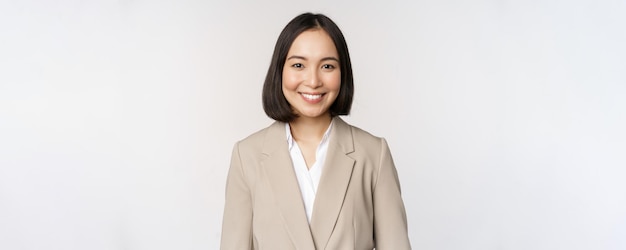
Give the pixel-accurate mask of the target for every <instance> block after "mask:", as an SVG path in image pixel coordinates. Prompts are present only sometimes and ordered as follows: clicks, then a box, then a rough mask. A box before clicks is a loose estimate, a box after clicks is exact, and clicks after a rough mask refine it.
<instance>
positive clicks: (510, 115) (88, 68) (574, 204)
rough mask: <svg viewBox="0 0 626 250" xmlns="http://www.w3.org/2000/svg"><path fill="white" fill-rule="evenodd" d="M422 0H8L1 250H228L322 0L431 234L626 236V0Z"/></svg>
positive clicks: (573, 247) (574, 245)
mask: <svg viewBox="0 0 626 250" xmlns="http://www.w3.org/2000/svg"><path fill="white" fill-rule="evenodd" d="M261 2H263V3H261ZM412 2H413V3H409V1H407V2H406V3H402V2H399V1H395V2H394V1H377V3H365V2H363V1H344V2H341V3H339V2H336V1H309V2H302V3H299V2H295V1H279V0H273V1H258V3H257V2H253V1H249V2H244V1H223V2H212V1H202V0H186V1H174V0H170V1H165V0H159V1H147V0H145V1H131V0H117V1H114V0H106V1H105V0H101V1H95V0H93V1H78V0H76V1H67V0H65V1H8V0H3V1H2V2H1V3H0V249H3V250H12V249H16V250H17V249H20V250H21V249H24V250H31V249H32V250H35V249H37V250H38V249H48V250H54V249H63V250H68V249H76V250H87V249H88V250H99V249H120V250H121V249H131V250H140V249H146V250H160V249H218V247H219V238H220V228H221V216H222V210H223V202H224V201H223V199H224V196H223V193H224V184H225V178H226V171H227V169H228V164H229V160H230V152H231V149H232V145H233V144H234V143H235V141H237V140H239V139H242V138H244V137H245V136H247V135H249V134H250V133H252V132H254V131H256V130H258V129H261V128H263V127H265V126H267V125H268V124H269V123H270V122H271V120H270V119H268V118H267V117H266V116H265V114H264V113H263V111H262V107H261V100H260V97H261V86H262V82H263V80H264V77H265V73H266V71H267V67H268V66H269V61H270V57H271V54H272V49H273V46H274V43H275V41H276V38H277V37H278V34H279V33H280V31H281V30H282V28H283V27H284V25H286V24H287V22H288V21H289V20H291V18H293V17H295V16H296V15H298V14H300V13H302V12H304V11H313V12H322V13H325V14H327V15H328V16H330V17H331V18H332V19H334V20H335V22H336V23H337V24H338V25H339V26H340V28H341V29H342V30H343V31H344V34H345V36H346V39H347V41H348V45H349V48H350V52H351V56H352V61H353V67H354V74H355V86H356V96H355V98H356V99H355V101H354V105H353V112H352V115H351V116H349V117H346V118H345V119H346V120H347V121H349V122H351V123H352V124H354V125H357V126H359V127H361V128H363V129H366V130H368V131H370V132H372V133H373V134H375V135H378V136H383V137H385V138H387V139H388V141H389V143H390V146H391V149H392V152H393V155H394V158H395V161H396V165H397V169H398V171H399V173H400V179H401V184H402V188H403V196H404V201H405V203H406V208H407V213H408V220H409V233H410V238H411V241H412V244H413V248H414V249H435V250H459V249H461V250H465V249H477V250H484V249H507V250H508V249H511V250H513V249H519V250H530V249H532V250H541V249H546V250H547V249H550V250H552V249H568V250H577V249H593V250H609V249H611V250H617V249H626V153H625V152H626V132H625V131H626V129H624V128H626V73H625V72H626V49H625V48H626V46H625V44H626V32H625V30H626V25H625V24H626V15H625V13H626V2H625V1H591V0H590V1H539V0H535V1H497V0H484V1H479V0H477V1H439V0H424V1H412Z"/></svg>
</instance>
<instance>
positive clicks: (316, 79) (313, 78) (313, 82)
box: [304, 69, 323, 89]
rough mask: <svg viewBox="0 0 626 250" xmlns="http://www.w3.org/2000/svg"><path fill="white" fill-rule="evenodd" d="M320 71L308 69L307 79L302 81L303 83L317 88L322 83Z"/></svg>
mask: <svg viewBox="0 0 626 250" xmlns="http://www.w3.org/2000/svg"><path fill="white" fill-rule="evenodd" d="M319 74H320V72H319V70H317V69H311V70H309V74H308V77H307V79H306V80H305V81H304V83H305V85H306V86H307V87H310V88H313V89H314V88H319V87H321V86H322V85H323V83H322V79H321V77H320V75H319Z"/></svg>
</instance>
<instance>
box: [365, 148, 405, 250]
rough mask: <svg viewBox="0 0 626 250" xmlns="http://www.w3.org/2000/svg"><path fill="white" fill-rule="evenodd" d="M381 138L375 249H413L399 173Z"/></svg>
mask: <svg viewBox="0 0 626 250" xmlns="http://www.w3.org/2000/svg"><path fill="white" fill-rule="evenodd" d="M381 141H382V143H381V149H380V150H381V158H380V163H379V166H378V167H379V169H378V178H377V180H376V183H375V186H374V194H373V196H374V197H373V203H374V242H375V244H376V250H405V249H411V244H410V242H409V237H408V232H407V222H406V213H405V209H404V203H403V202H402V196H401V194H400V182H399V180H398V173H397V172H396V168H395V165H394V163H393V159H392V157H391V152H390V151H389V146H388V145H387V141H385V139H381Z"/></svg>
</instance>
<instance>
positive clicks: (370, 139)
mask: <svg viewBox="0 0 626 250" xmlns="http://www.w3.org/2000/svg"><path fill="white" fill-rule="evenodd" d="M338 121H339V122H338V123H337V124H338V125H339V126H338V127H342V128H341V129H340V130H343V131H346V132H347V131H349V133H350V134H351V137H352V145H354V150H355V152H360V153H362V154H364V155H370V156H373V155H379V154H380V152H381V149H384V148H386V147H387V142H386V141H385V139H384V138H383V137H379V136H376V135H373V134H371V133H370V132H368V131H366V130H364V129H361V128H359V127H357V126H354V125H351V124H348V123H347V122H344V121H343V120H341V119H338Z"/></svg>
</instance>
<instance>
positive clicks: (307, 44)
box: [287, 29, 337, 57]
mask: <svg viewBox="0 0 626 250" xmlns="http://www.w3.org/2000/svg"><path fill="white" fill-rule="evenodd" d="M287 55H288V56H291V55H299V56H308V57H328V56H335V57H337V48H336V47H335V43H334V42H333V40H332V38H331V37H330V36H329V35H328V33H327V32H326V31H325V30H323V29H313V30H307V31H304V32H302V33H300V35H298V36H297V37H296V39H295V40H294V41H293V43H292V44H291V48H289V52H288V53H287Z"/></svg>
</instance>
